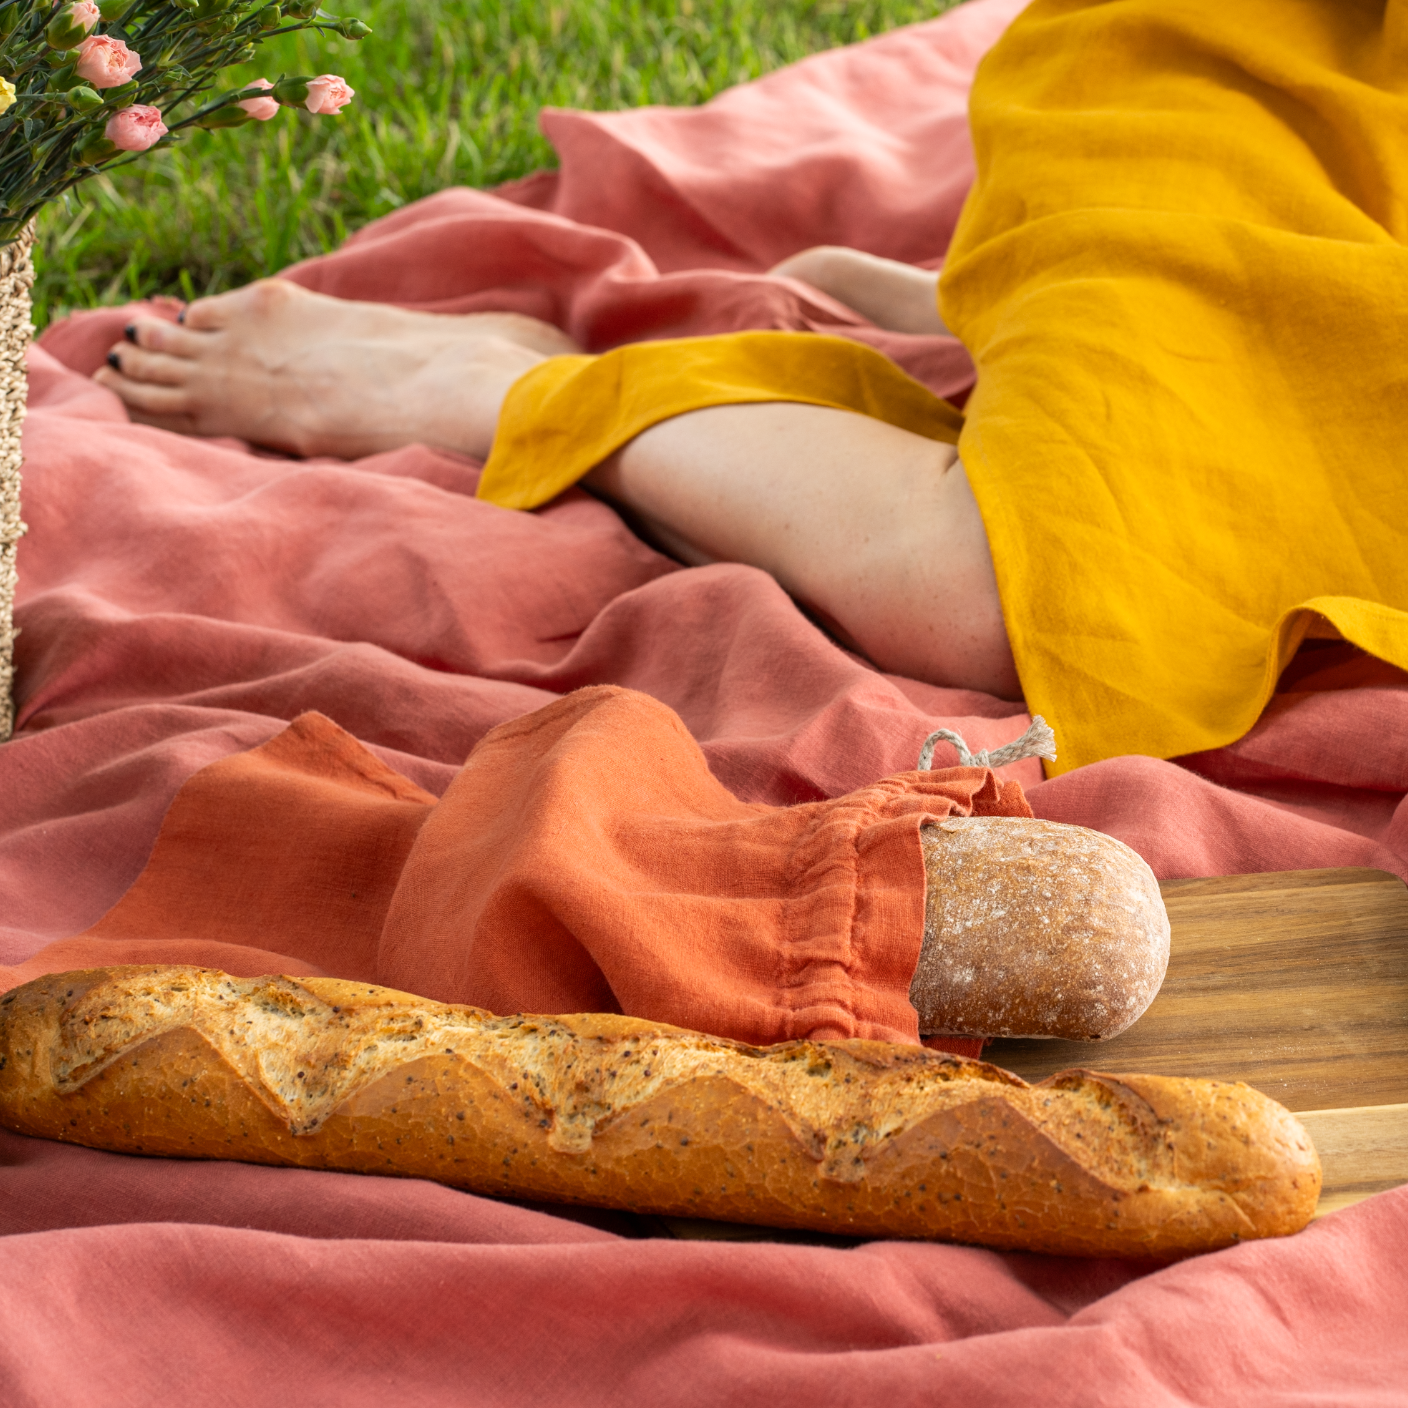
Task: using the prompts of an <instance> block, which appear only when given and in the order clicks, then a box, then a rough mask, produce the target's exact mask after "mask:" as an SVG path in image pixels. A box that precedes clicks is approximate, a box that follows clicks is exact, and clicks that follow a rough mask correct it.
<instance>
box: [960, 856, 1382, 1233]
mask: <svg viewBox="0 0 1408 1408" xmlns="http://www.w3.org/2000/svg"><path fill="white" fill-rule="evenodd" d="M1162 889H1163V892H1164V902H1165V904H1166V905H1167V906H1168V914H1169V922H1170V925H1171V927H1172V930H1173V946H1172V955H1171V957H1170V959H1169V966H1168V976H1167V977H1166V978H1165V979H1164V985H1163V988H1162V990H1161V991H1160V993H1159V995H1158V997H1157V998H1155V999H1154V1002H1153V1005H1152V1006H1151V1007H1150V1008H1149V1010H1148V1011H1147V1012H1146V1013H1145V1014H1144V1015H1143V1016H1142V1017H1141V1018H1140V1019H1139V1021H1137V1022H1136V1023H1135V1024H1134V1026H1132V1027H1131V1028H1130V1029H1129V1030H1128V1031H1127V1032H1125V1033H1124V1035H1122V1036H1118V1037H1115V1038H1114V1039H1113V1040H1111V1041H1107V1042H1098V1043H1092V1042H1077V1041H994V1042H992V1043H991V1044H990V1045H989V1046H988V1048H987V1049H986V1050H985V1051H984V1052H983V1059H984V1060H986V1061H992V1062H993V1063H994V1064H995V1065H999V1066H1005V1067H1006V1068H1007V1069H1008V1070H1010V1071H1016V1072H1017V1074H1018V1075H1020V1076H1022V1077H1024V1078H1025V1079H1026V1080H1033V1081H1035V1080H1040V1079H1042V1077H1044V1076H1048V1075H1050V1074H1052V1072H1054V1071H1059V1070H1064V1069H1065V1068H1066V1067H1068V1066H1088V1067H1092V1068H1094V1069H1096V1070H1104V1071H1148V1072H1152V1073H1154V1074H1157V1075H1171V1076H1213V1077H1216V1078H1218V1079H1220V1080H1244V1081H1246V1082H1247V1084H1248V1085H1254V1086H1255V1087H1256V1088H1257V1089H1258V1090H1261V1091H1264V1092H1265V1093H1266V1094H1267V1095H1270V1096H1272V1097H1273V1098H1274V1099H1276V1100H1279V1101H1280V1102H1281V1103H1282V1104H1283V1105H1285V1106H1286V1107H1287V1109H1290V1110H1294V1111H1295V1112H1296V1113H1297V1115H1299V1116H1300V1119H1301V1122H1302V1123H1303V1124H1304V1125H1305V1126H1306V1128H1307V1129H1308V1130H1309V1131H1310V1136H1311V1138H1312V1139H1314V1141H1315V1147H1316V1148H1317V1149H1318V1150H1319V1151H1320V1158H1321V1162H1322V1163H1323V1165H1324V1168H1325V1186H1324V1191H1323V1193H1322V1194H1321V1198H1320V1209H1319V1210H1320V1212H1321V1213H1325V1212H1332V1211H1333V1210H1334V1209H1335V1208H1340V1207H1345V1206H1346V1205H1347V1204H1349V1203H1353V1202H1357V1201H1358V1200H1359V1199H1360V1198H1366V1197H1368V1196H1369V1194H1371V1193H1377V1192H1380V1191H1381V1190H1383V1189H1386V1188H1393V1187H1395V1186H1397V1185H1398V1184H1400V1183H1408V888H1406V887H1405V886H1404V884H1403V882H1402V881H1401V880H1399V879H1397V878H1396V877H1395V876H1393V875H1390V874H1388V873H1387V872H1385V871H1382V870H1288V871H1279V872H1274V873H1271V874H1266V875H1227V876H1220V877H1218V878H1216V879H1211V880H1168V881H1165V882H1164V884H1163V886H1162Z"/></svg>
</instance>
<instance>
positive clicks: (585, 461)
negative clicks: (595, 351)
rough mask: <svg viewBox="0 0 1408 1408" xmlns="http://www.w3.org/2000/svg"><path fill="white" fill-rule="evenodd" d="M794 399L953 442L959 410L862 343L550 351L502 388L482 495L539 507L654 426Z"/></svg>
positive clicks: (737, 338) (745, 335)
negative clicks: (572, 353) (713, 409)
mask: <svg viewBox="0 0 1408 1408" xmlns="http://www.w3.org/2000/svg"><path fill="white" fill-rule="evenodd" d="M764 401H798V402H804V403H805V404H807V405H812V406H830V407H832V408H834V409H837V410H843V411H855V412H857V413H858V414H860V415H866V416H873V417H874V418H875V419H877V420H883V421H886V422H888V423H889V424H890V425H898V426H900V427H902V428H903V429H905V430H912V431H914V432H915V434H917V435H923V436H925V437H927V438H928V439H930V440H942V441H944V442H945V443H946V444H950V445H952V444H955V443H956V442H957V440H958V435H959V431H960V430H961V429H962V426H963V416H962V413H961V412H960V411H958V410H957V409H956V408H955V407H954V406H953V405H951V404H950V403H949V402H947V401H944V400H942V399H940V398H939V397H938V396H935V395H934V393H933V392H932V391H930V390H929V389H928V388H927V387H925V386H923V385H921V384H920V383H919V382H917V381H915V380H914V379H913V378H912V377H910V376H908V375H907V374H906V373H905V372H903V371H901V370H900V368H899V367H897V366H896V365H895V364H894V363H893V362H892V361H890V359H889V358H888V357H885V356H882V355H881V354H880V353H879V352H876V351H875V350H874V349H873V348H870V347H867V346H865V345H864V344H863V343H859V342H851V341H847V340H845V339H842V338H839V337H826V336H821V335H819V334H815V333H794V332H741V333H730V334H725V335H720V336H718V337H707V338H683V339H679V340H675V341H665V342H646V343H638V344H635V345H632V346H629V347H619V348H617V349H616V350H615V351H614V352H608V353H606V354H604V355H603V356H600V357H552V358H549V359H548V360H547V361H546V362H542V363H540V364H539V365H538V366H536V367H534V368H533V369H532V370H531V371H529V372H527V373H526V374H525V375H523V376H521V377H520V378H519V379H518V381H517V382H515V383H514V385H513V386H512V387H511V388H510V390H509V394H508V397H507V399H506V400H505V402H504V407H503V411H502V413H501V415H500V417H499V428H498V432H497V434H496V435H495V438H494V447H493V450H492V452H491V453H490V455H489V459H488V462H487V463H486V464H485V466H484V474H483V476H482V477H481V478H480V481H479V489H478V495H479V497H480V498H481V499H488V500H489V501H490V502H491V503H496V504H498V505H500V507H502V508H519V509H526V508H537V507H538V505H539V504H544V503H546V502H547V501H548V500H549V499H552V498H555V497H556V496H557V495H558V494H560V493H561V492H562V491H563V490H564V489H566V488H568V487H569V486H570V485H572V484H575V483H576V482H577V481H578V480H579V479H580V478H581V477H582V476H583V475H584V474H586V473H587V472H588V471H589V470H591V469H593V468H595V466H597V465H598V464H600V463H601V462H602V461H603V460H604V459H606V458H607V456H608V455H611V454H613V453H614V452H615V451H617V450H619V449H620V448H621V447H622V446H623V445H625V444H626V443H627V442H628V441H630V440H633V439H634V438H635V437H636V436H637V435H639V434H640V433H641V432H642V431H644V430H648V429H649V428H650V427H651V426H652V425H658V424H659V423H660V422H661V421H664V420H669V419H670V418H671V417H672V416H678V415H684V414H686V413H687V412H689V411H697V410H701V409H703V408H704V407H706V406H729V405H741V404H747V403H758V402H764Z"/></svg>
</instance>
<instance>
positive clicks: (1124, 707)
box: [480, 0, 1408, 773]
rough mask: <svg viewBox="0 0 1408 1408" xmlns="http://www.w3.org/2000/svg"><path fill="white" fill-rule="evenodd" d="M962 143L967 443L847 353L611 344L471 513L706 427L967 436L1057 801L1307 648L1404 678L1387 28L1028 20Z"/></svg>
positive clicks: (1302, 13)
mask: <svg viewBox="0 0 1408 1408" xmlns="http://www.w3.org/2000/svg"><path fill="white" fill-rule="evenodd" d="M971 113H972V125H973V133H974V141H975V146H976V149H977V155H978V180H977V184H976V186H975V189H974V191H973V193H972V195H971V197H970V199H969V202H968V205H967V207H966V208H965V211H964V215H963V218H962V220H961V221H960V223H959V228H958V230H957V232H956V234H955V238H954V243H953V247H952V249H951V250H950V254H949V260H948V263H947V265H946V267H945V271H944V275H943V281H942V285H941V295H940V296H941V302H942V307H943V311H944V316H945V320H946V321H947V322H948V324H949V326H950V327H951V328H953V329H954V331H955V332H956V333H957V334H958V335H959V336H960V337H961V338H962V339H963V341H964V342H965V344H966V345H967V347H968V349H969V351H970V352H972V354H973V356H974V360H975V362H976V364H977V366H978V383H977V388H976V390H975V391H974V394H973V397H972V399H971V400H970V402H969V404H968V407H967V416H966V423H963V422H962V421H961V418H960V417H959V416H958V415H957V413H956V412H955V411H954V410H953V408H952V407H950V406H948V405H947V404H946V403H944V402H942V401H939V400H937V399H936V398H934V397H932V396H930V395H929V394H928V393H927V392H926V391H924V390H923V388H922V387H919V386H918V384H917V383H914V382H912V381H910V379H909V378H908V377H905V376H904V374H903V373H901V372H900V371H899V370H898V369H897V368H895V367H894V366H893V365H892V364H890V363H888V362H886V361H885V360H884V359H883V358H881V357H879V356H878V354H876V353H874V352H872V351H871V350H870V349H868V348H865V347H862V346H859V345H858V344H855V343H849V342H845V341H843V340H841V339H835V338H824V337H816V336H814V335H811V334H805V333H802V334H797V333H742V334H732V335H729V336H726V337H719V338H707V339H690V340H684V341H679V342H673V343H648V344H639V345H636V346H633V347H627V348H621V349H618V350H617V351H615V352H612V353H609V354H608V355H607V356H605V357H602V358H555V359H553V360H552V361H550V362H547V363H545V364H543V365H542V366H541V367H539V368H537V369H535V370H534V371H533V372H530V373H529V374H528V375H527V376H526V377H524V378H523V379H522V380H521V381H520V383H519V384H518V385H517V386H515V387H514V389H513V391H512V392H511V393H510V396H509V398H508V401H507V403H506V405H505V408H504V416H503V419H502V421H501V423H500V432H499V436H498V438H497V440H496V442H495V446H494V452H493V454H492V455H491V457H490V460H489V464H488V465H487V467H486V471H485V475H484V480H483V482H482V483H481V487H480V493H481V495H482V496H483V497H486V498H489V499H492V500H493V501H494V502H498V503H503V504H505V505H508V506H511V507H532V506H534V505H535V504H538V503H542V502H544V501H546V499H548V498H550V497H552V496H553V495H554V494H556V493H558V492H560V491H561V490H562V489H563V488H565V487H566V486H567V485H568V484H570V483H572V482H574V481H575V480H576V479H577V478H579V477H580V476H581V475H582V474H584V473H586V471H587V470H588V469H590V468H591V467H592V466H593V465H594V464H596V463H599V462H600V460H602V459H604V458H605V457H606V455H608V454H610V453H611V452H612V451H614V450H615V449H617V448H619V447H620V446H621V445H623V444H625V443H626V442H627V441H628V440H629V439H630V438H631V437H632V436H634V435H636V434H639V433H640V432H641V431H642V430H644V429H645V428H647V427H648V426H649V425H651V424H654V423H656V422H657V421H659V420H663V419H666V418H667V417H669V416H672V415H678V414H681V413H683V412H685V411H688V410H693V409H697V408H699V407H702V406H707V405H720V404H727V403H730V402H734V403H736V402H746V401H768V400H785V401H803V402H811V403H813V404H819V405H832V406H840V407H842V408H845V409H850V410H855V411H860V412H861V413H863V414H868V415H877V416H879V418H881V419H884V420H887V421H889V422H891V423H892V424H896V425H901V426H904V427H905V428H908V429H911V430H915V431H918V432H919V433H921V434H926V435H929V436H931V437H932V438H935V439H943V440H952V439H953V438H954V434H955V432H956V431H957V428H958V426H959V425H960V423H963V431H962V436H961V438H960V440H959V452H960V456H961V458H962V459H963V462H964V464H965V465H966V467H967V471H968V476H969V479H970V481H971V482H972V485H973V488H974V492H975V494H976V495H977V498H978V503H979V506H980V507H981V509H982V512H983V518H984V521H985V523H986V525H987V530H988V537H989V541H990V543H991V546H992V553H993V559H994V563H995V565H996V569H997V577H998V585H999V589H1000V591H1001V595H1002V603H1003V610H1004V612H1005V615H1006V619H1007V625H1008V630H1009V633H1010V635H1011V638H1012V647H1013V652H1014V655H1015V657H1016V661H1017V668H1018V672H1019V674H1020V677H1021V680H1022V685H1023V689H1024V691H1025V693H1026V698H1027V703H1028V707H1029V708H1030V709H1032V710H1033V711H1034V712H1039V713H1042V714H1044V715H1045V716H1046V717H1047V718H1048V719H1050V720H1051V721H1052V723H1053V724H1055V726H1056V728H1057V730H1058V733H1059V736H1060V742H1061V756H1060V761H1059V763H1058V764H1057V765H1055V766H1054V767H1052V768H1051V769H1050V771H1051V772H1053V773H1054V772H1063V771H1066V770H1068V769H1070V768H1072V767H1076V766H1079V765H1081V764H1084V763H1090V762H1096V761H1098V760H1100V759H1102V758H1106V757H1111V756H1114V755H1117V754H1120V753H1146V754H1151V755H1153V756H1156V757H1173V756H1177V755H1179V754H1183V753H1189V752H1195V751H1199V750H1202V749H1206V748H1213V747H1218V746H1220V745H1222V744H1225V743H1229V742H1231V741H1233V740H1234V739H1236V738H1238V737H1240V736H1241V735H1242V734H1243V733H1245V732H1246V731H1247V729H1248V728H1250V727H1251V725H1252V724H1253V723H1254V722H1255V720H1256V717H1257V715H1258V714H1259V713H1260V711H1261V709H1262V707H1263V706H1264V705H1265V703H1266V700H1267V699H1268V698H1269V696H1270V694H1271V691H1272V690H1273V688H1274V686H1275V681H1276V677H1277V674H1278V673H1279V671H1280V669H1281V668H1282V667H1283V666H1284V664H1285V662H1286V661H1287V660H1288V659H1289V657H1290V655H1291V654H1292V653H1293V652H1294V650H1295V648H1296V646H1297V645H1298V644H1299V642H1300V640H1301V639H1302V637H1303V636H1304V635H1305V633H1306V631H1307V630H1308V629H1315V628H1316V626H1317V623H1318V625H1319V626H1320V627H1323V625H1324V622H1325V621H1329V622H1331V623H1333V627H1334V628H1336V629H1337V630H1338V631H1339V632H1340V633H1342V634H1343V635H1344V636H1345V637H1346V638H1348V639H1349V640H1351V641H1353V642H1355V643H1356V644H1358V645H1360V646H1362V647H1363V648H1364V649H1366V650H1368V651H1370V652H1372V653H1373V654H1375V655H1378V656H1380V657H1381V658H1383V659H1385V660H1389V661H1391V662H1392V663H1394V664H1396V665H1399V666H1401V667H1404V668H1408V614H1405V613H1408V251H1405V249H1404V247H1403V241H1404V238H1405V232H1408V0H1392V3H1390V4H1388V6H1387V7H1385V5H1384V4H1383V3H1374V2H1373V0H1236V3H1233V4H1228V3H1227V0H1035V3H1034V4H1032V5H1031V6H1030V8H1029V9H1028V10H1026V11H1025V12H1024V13H1023V14H1022V15H1021V16H1019V17H1018V19H1017V20H1016V22H1015V23H1014V24H1013V25H1012V27H1011V28H1010V29H1009V30H1008V32H1007V34H1006V35H1005V36H1004V38H1003V39H1002V40H1001V41H1000V42H999V44H998V45H997V47H996V49H994V51H993V52H992V53H991V54H989V56H988V57H987V59H985V60H984V62H983V65H982V66H981V68H980V69H979V73H978V78H977V82H976V84H975V87H974V91H973V97H972V106H971ZM858 472H863V471H861V470H858Z"/></svg>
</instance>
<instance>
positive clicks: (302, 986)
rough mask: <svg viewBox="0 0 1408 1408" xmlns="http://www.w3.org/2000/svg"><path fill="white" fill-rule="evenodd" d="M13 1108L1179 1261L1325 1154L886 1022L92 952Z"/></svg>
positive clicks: (328, 1155)
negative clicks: (536, 1012) (782, 1023)
mask: <svg viewBox="0 0 1408 1408" xmlns="http://www.w3.org/2000/svg"><path fill="white" fill-rule="evenodd" d="M0 1123H3V1124H4V1125H6V1126H7V1127H8V1128H10V1129H13V1130H17V1131H19V1132H21V1133H24V1134H31V1135H38V1136H41V1137H47V1138H53V1139H65V1140H70V1141H73V1142H75V1143H81V1144H85V1145H89V1146H91V1147H95V1148H101V1149H111V1150H117V1151H121V1152H127V1153H137V1154H160V1155H177V1156H182V1157H186V1158H216V1159H219V1158H227V1159H239V1160H244V1161H248V1162H254V1163H265V1164H279V1165H292V1166H298V1167H304V1168H325V1169H344V1170H350V1171H356V1172H363V1173H386V1174H397V1175H402V1176H407V1177H422V1178H432V1179H436V1180H438V1181H440V1182H443V1183H448V1184H451V1185H454V1186H456V1187H460V1188H465V1189H468V1190H471V1191H473V1192H476V1193H486V1194H496V1195H504V1196H510V1197H520V1198H532V1199H543V1200H548V1201H559V1202H578V1203H589V1204H594V1205H597V1206H606V1207H617V1208H625V1209H628V1210H633V1211H639V1212H650V1213H663V1214H675V1215H682V1216H690V1217H710V1218H721V1219H727V1220H732V1221H740V1222H753V1223H761V1224H765V1225H775V1226H783V1227H799V1228H811V1229H817V1230H822V1231H828V1232H837V1233H842V1234H848V1235H855V1236H879V1237H931V1238H942V1239H946V1240H956V1241H964V1242H974V1243H979V1244H982V1245H985V1246H990V1247H1000V1248H1014V1249H1026V1250H1036V1251H1046V1252H1056V1253H1063V1254H1068V1255H1089V1256H1170V1255H1180V1254H1184V1253H1189V1252H1195V1251H1205V1250H1210V1249H1212V1248H1215V1247H1221V1246H1226V1245H1229V1244H1231V1243H1233V1242H1236V1241H1239V1240H1243V1239H1246V1238H1252V1237H1265V1236H1277V1235H1284V1234H1286V1233H1290V1232H1295V1231H1297V1230H1299V1229H1300V1228H1301V1227H1302V1226H1304V1225H1305V1223H1306V1222H1307V1221H1308V1220H1309V1219H1310V1216H1311V1214H1312V1213H1313V1211H1314V1208H1315V1204H1316V1200H1317V1198H1318V1195H1319V1188H1320V1166H1319V1160H1318V1159H1317V1157H1316V1154H1315V1151H1314V1149H1313V1147H1312V1146H1311V1143H1310V1139H1309V1137H1308V1136H1307V1134H1306V1133H1305V1131H1304V1130H1303V1129H1302V1128H1301V1126H1300V1125H1299V1124H1298V1123H1297V1122H1296V1120H1295V1119H1294V1118H1293V1117H1292V1116H1291V1115H1290V1114H1289V1113H1288V1112H1287V1111H1285V1110H1284V1109H1282V1108H1281V1106H1279V1105H1277V1104H1276V1103H1275V1102H1274V1101H1272V1100H1269V1099H1268V1098H1266V1097H1265V1096H1263V1095H1261V1094H1259V1093H1258V1092H1257V1091H1254V1090H1251V1089H1249V1088H1248V1087H1246V1086H1244V1085H1232V1084H1227V1083H1222V1082H1217V1081H1199V1080H1179V1079H1172V1078H1166V1077H1159V1076H1105V1075H1094V1074H1091V1073H1089V1072H1085V1071H1070V1072H1065V1073H1063V1074H1061V1075H1059V1076H1054V1077H1052V1078H1051V1079H1049V1080H1047V1081H1044V1082H1042V1084H1040V1085H1037V1086H1029V1085H1027V1084H1026V1083H1025V1082H1023V1081H1021V1080H1019V1079H1018V1078H1017V1077H1016V1076H1013V1075H1010V1074H1008V1073H1007V1072H1005V1071H1000V1070H998V1069H997V1068H996V1067H993V1066H990V1065H986V1064H984V1063H982V1062H978V1061H967V1060H964V1059H962V1058H959V1057H954V1056H947V1055H943V1054H941V1053H938V1052H930V1051H926V1050H924V1049H923V1048H922V1047H910V1046H902V1045H891V1044H887V1043H882V1042H866V1041H849V1042H809V1041H802V1042H792V1043H788V1044H786V1045H783V1046H776V1047H766V1048H758V1047H748V1046H744V1045H742V1044H740V1043H737V1042H731V1041H725V1040H719V1039H715V1038H712V1037H707V1036H702V1035H700V1034H698V1033H694V1032H686V1031H681V1030H680V1029H678V1028H674V1027H667V1026H663V1025H661V1024H658V1023H652V1022H645V1021H640V1020H637V1019H634V1018H629V1017H619V1016H612V1015H605V1014H585V1015H578V1016H570V1017H524V1016H517V1017H495V1016H491V1015H490V1014H488V1013H485V1012H482V1011H480V1010H479V1009H477V1008H471V1007H455V1006H447V1005H444V1004H440V1003H435V1002H431V1001H429V1000H427V999H423V998H417V997H412V996H409V995H408V994H405V993H398V992H394V991H391V990H389V989H386V988H378V987H375V986H371V985H368V984H361V983H352V982H344V981H340V980H336V979H330V978H300V979H291V978H232V977H229V976H228V975H226V974H223V973H220V972H218V971H216V970H213V969H205V968H188V967H145V966H144V967H134V968H111V969H96V970H90V971H85V972H79V973H68V974H56V975H50V976H48V977H44V978H40V979H36V980H35V981H34V982H32V983H29V984H26V985H25V986H24V987H21V988H17V989H15V990H14V991H12V992H10V993H8V994H6V995H5V996H4V997H3V998H0Z"/></svg>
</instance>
